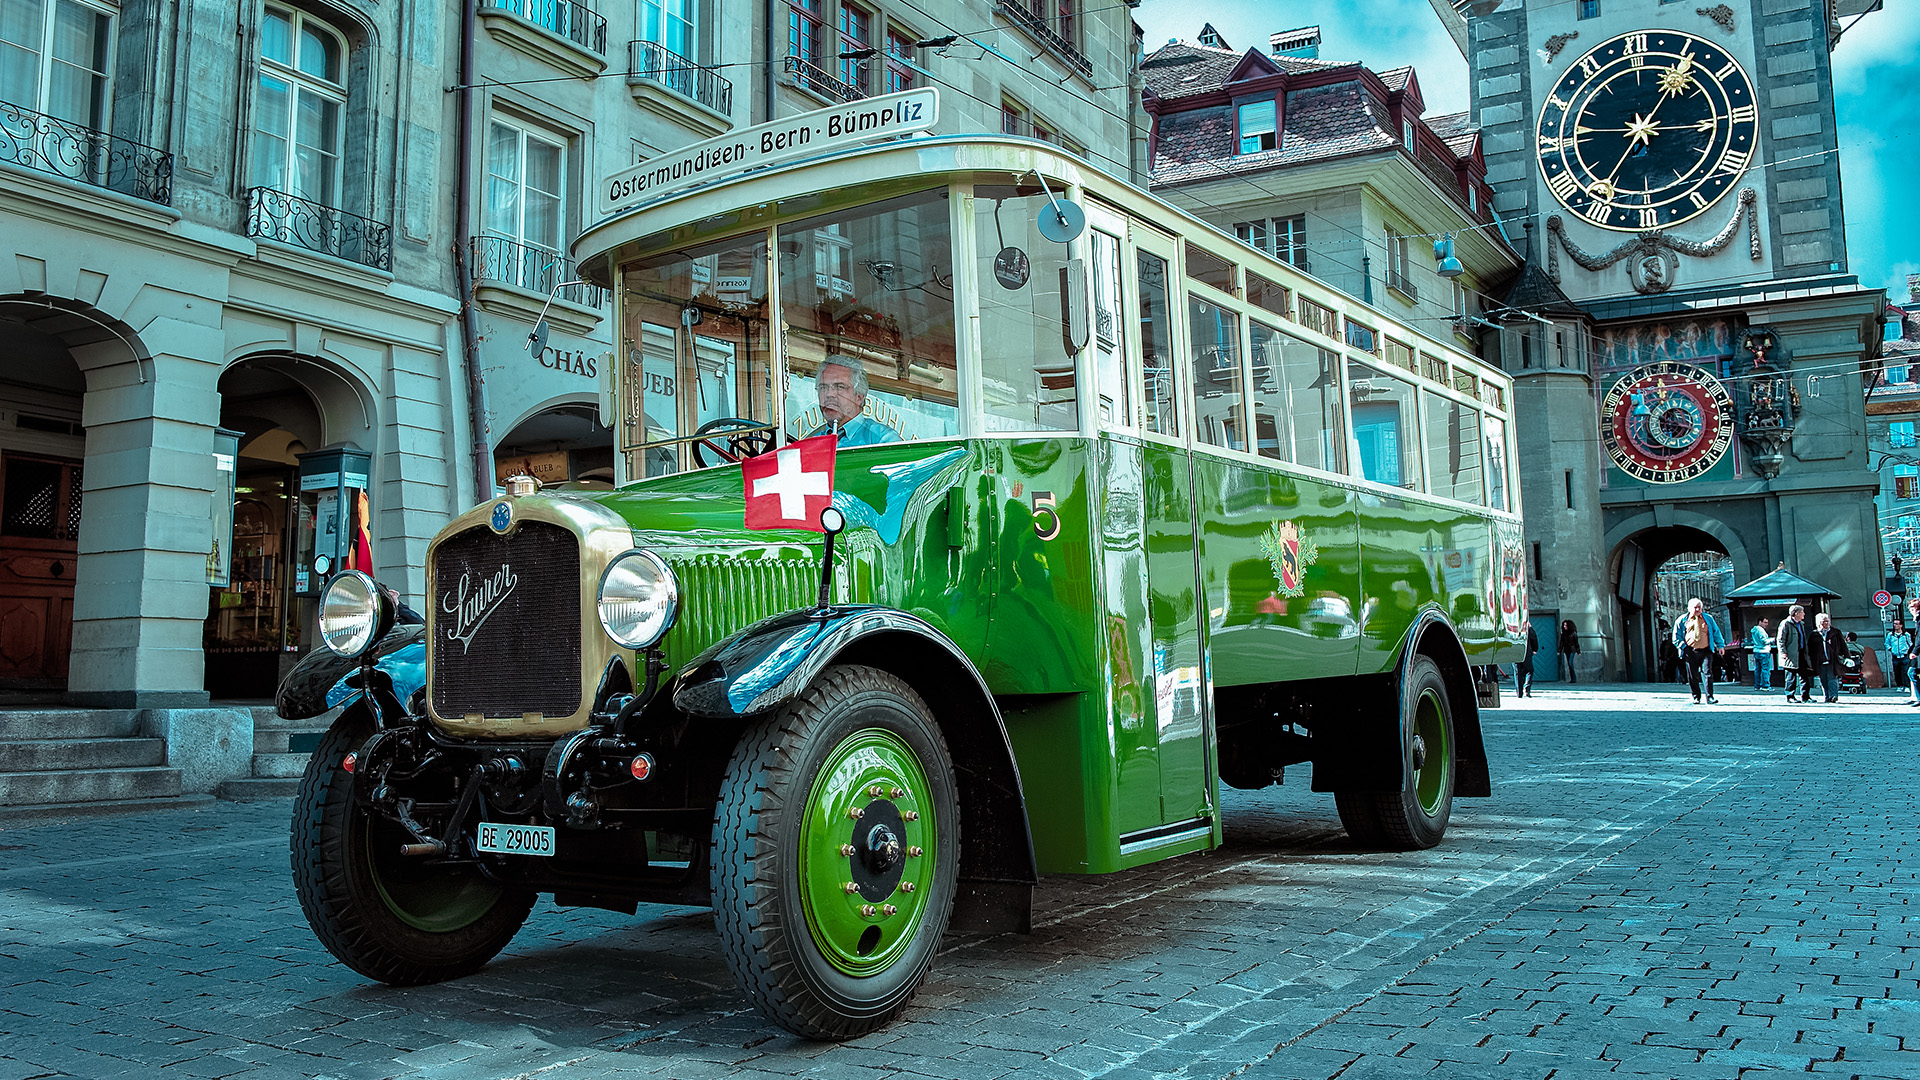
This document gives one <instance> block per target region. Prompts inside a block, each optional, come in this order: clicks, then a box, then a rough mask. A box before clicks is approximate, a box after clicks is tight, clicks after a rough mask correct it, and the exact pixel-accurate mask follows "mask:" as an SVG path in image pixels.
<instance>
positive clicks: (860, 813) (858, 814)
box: [847, 806, 867, 821]
mask: <svg viewBox="0 0 1920 1080" xmlns="http://www.w3.org/2000/svg"><path fill="white" fill-rule="evenodd" d="M847 816H848V817H850V818H852V819H853V820H855V821H859V820H860V819H861V818H863V817H866V816H867V812H866V811H865V810H862V809H860V808H859V807H857V806H856V807H854V808H853V809H851V810H848V811H847Z"/></svg>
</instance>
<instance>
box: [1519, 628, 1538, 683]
mask: <svg viewBox="0 0 1920 1080" xmlns="http://www.w3.org/2000/svg"><path fill="white" fill-rule="evenodd" d="M1539 651H1540V635H1539V634H1536V633H1534V632H1533V623H1532V622H1528V623H1527V658H1526V659H1525V660H1522V661H1520V662H1519V663H1517V664H1515V665H1513V693H1514V696H1515V697H1532V696H1533V654H1534V653H1537V652H1539Z"/></svg>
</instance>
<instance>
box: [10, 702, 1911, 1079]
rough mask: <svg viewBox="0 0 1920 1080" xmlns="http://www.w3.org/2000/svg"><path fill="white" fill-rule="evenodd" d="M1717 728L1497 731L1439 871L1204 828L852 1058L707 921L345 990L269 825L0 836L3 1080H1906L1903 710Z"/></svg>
mask: <svg viewBox="0 0 1920 1080" xmlns="http://www.w3.org/2000/svg"><path fill="white" fill-rule="evenodd" d="M1720 700H1721V702H1722V704H1720V705H1719V706H1718V707H1707V706H1698V707H1696V706H1692V705H1689V704H1688V703H1687V700H1686V697H1685V693H1684V690H1681V689H1679V688H1661V689H1655V688H1651V687H1639V688H1626V689H1620V688H1595V689H1588V688H1585V687H1576V688H1569V689H1566V690H1559V689H1544V690H1542V691H1541V692H1540V695H1539V696H1538V697H1537V698H1534V699H1529V700H1526V701H1520V702H1515V701H1512V700H1509V701H1508V703H1507V707H1505V708H1503V709H1500V710H1496V711H1491V712H1489V713H1487V714H1486V721H1485V724H1486V740H1487V747H1488V752H1489V757H1490V759H1491V761H1492V763H1493V771H1494V772H1493V774H1494V797H1493V798H1492V799H1474V800H1461V801H1459V802H1457V803H1456V804H1455V810H1454V816H1453V824H1452V827H1451V829H1450V830H1449V832H1448V834H1447V838H1446V841H1445V843H1443V844H1442V845H1441V846H1440V847H1438V848H1436V849H1434V850H1431V851H1426V852H1418V853H1413V854H1393V855H1381V854H1373V853H1367V852H1360V851H1356V850H1355V849H1354V848H1353V847H1352V846H1351V845H1349V844H1348V842H1347V841H1346V838H1345V835H1344V834H1343V833H1342V832H1341V830H1340V828H1339V823H1338V820H1337V819H1336V817H1335V815H1334V811H1333V802H1332V799H1331V797H1330V796H1319V795H1314V794H1312V793H1311V792H1310V791H1308V790H1307V787H1308V785H1307V780H1308V776H1307V773H1306V770H1305V769H1304V768H1301V769H1299V770H1297V771H1295V772H1293V773H1291V774H1290V775H1289V776H1288V778H1287V779H1288V782H1287V784H1286V785H1285V786H1283V787H1280V788H1269V789H1267V790H1265V791H1261V792H1236V791H1229V792H1227V793H1226V798H1225V806H1224V813H1225V815H1226V826H1227V834H1228V846H1227V847H1226V848H1225V849H1224V850H1222V851H1219V852H1216V853H1214V854H1212V855H1208V856H1194V857H1188V858H1185V859H1177V860H1174V861H1172V862H1170V863H1163V864H1160V865H1157V866H1153V867H1148V868H1144V869H1141V870H1137V871H1133V872H1129V873H1124V874H1119V875H1114V876H1111V877H1102V878H1049V879H1047V880H1046V881H1045V882H1043V884H1042V885H1041V887H1040V889H1039V891H1038V894H1037V899H1036V912H1035V923H1036V925H1035V930H1034V933H1033V934H1032V935H1031V936H1024V937H1022V936H1005V937H997V938H988V939H979V940H969V941H962V942H956V943H954V947H953V948H952V949H950V950H949V951H948V952H947V953H946V954H945V955H944V956H943V957H942V958H941V960H940V962H939V963H938V964H937V965H936V967H935V969H934V973H933V976H932V978H931V979H930V980H929V982H928V983H927V985H926V986H925V988H924V989H923V990H922V991H921V993H920V995H919V997H918V998H917V999H916V1000H915V1004H914V1006H913V1007H912V1008H910V1009H909V1010H908V1012H907V1013H906V1014H905V1016H904V1018H903V1019H902V1020H901V1021H899V1022H897V1023H895V1024H893V1025H891V1026H889V1027H887V1028H885V1029H883V1030H882V1031H880V1032H878V1033H875V1034H873V1035H871V1036H868V1037H866V1038H863V1039H860V1040H857V1041H855V1042H851V1043H846V1044H841V1045H827V1044H812V1043H806V1042H802V1041H799V1040H796V1039H794V1038H792V1037H790V1036H787V1035H786V1034H784V1033H783V1032H781V1031H779V1030H778V1029H777V1028H775V1027H773V1026H772V1025H771V1024H769V1023H767V1022H766V1021H764V1020H763V1019H762V1018H761V1017H760V1016H759V1014H758V1013H756V1012H755V1011H753V1010H752V1009H751V1008H749V1007H745V1006H743V1005H742V1004H741V1002H740V1000H739V999H738V997H737V996H736V993H735V990H734V988H733V982H732V979H731V978H730V977H729V975H728V973H727V971H726V969H725V967H724V965H723V964H722V962H721V959H720V956H719V953H718V948H717V941H716V938H715V934H714V930H713V926H712V921H711V918H710V916H709V915H708V914H707V913H706V912H705V911H704V910H696V909H686V908H643V909H642V910H641V912H640V913H639V915H638V916H637V917H627V916H621V915H617V914H614V913H610V912H602V911H588V910H571V909H557V908H554V907H553V906H552V905H551V904H550V903H547V902H543V903H542V904H541V906H540V907H538V908H536V911H535V915H534V917H533V919H532V920H531V921H530V922H529V923H528V925H527V927H526V929H525V930H523V931H522V932H521V934H520V935H519V937H518V938H517V939H516V940H515V941H514V943H513V945H512V946H511V947H510V948H509V949H508V950H507V952H506V953H504V954H503V955H502V956H501V957H500V959H498V960H497V961H495V962H494V963H493V964H492V965H490V966H489V967H488V968H486V969H485V970H484V971H483V972H482V973H480V974H479V975H477V976H474V977H472V978H468V979H464V980H460V981H457V982H453V983H447V984H442V985H437V986H427V987H420V988H414V989H393V988H388V987H384V986H380V985H376V984H373V983H370V982H368V981H366V980H365V979H362V978H361V977H359V976H357V975H355V974H353V973H352V972H351V971H349V970H347V969H346V968H344V967H342V966H340V965H339V964H336V963H334V962H333V961H332V959H331V957H329V956H328V955H327V954H326V952H325V951H324V950H323V949H322V948H321V947H320V945H319V944H318V942H317V941H316V940H315V939H314V937H313V934H312V932H311V931H310V930H309V929H308V928H307V925H306V923H305V920H304V919H303V918H302V916H301V914H300V910H299V906H298V904H297V903H296V901H295V900H294V897H293V891H292V885H291V882H290V880H289V877H288V871H287V819H288V815H289V812H290V804H289V803H288V802H285V801H275V802H264V803H252V804H226V803H222V804H216V805H214V806H212V807H208V808H203V809H193V810H189V809H177V810H166V811H156V812H151V813H146V814H136V815H128V816H120V817H107V818H98V819H86V820H79V821H74V822H70V823H57V824H56V823H49V824H35V825H30V826H26V825H23V826H16V827H12V828H7V829H0V989H3V990H4V1000H3V1001H0V1080H21V1078H27V1077H40V1076H56V1075H72V1076H82V1077H102V1078H105V1077H115V1076H129V1077H131V1076H140V1077H143V1078H149V1080H150V1078H152V1077H155V1076H160V1077H166V1076H188V1077H236V1078H238V1077H246V1078H249V1080H253V1078H259V1080H266V1078H280V1077H285V1078H290V1080H291V1078H296V1077H298V1078H308V1077H321V1076H325V1077H341V1078H376V1077H390V1076H405V1077H445V1078H495V1077H540V1078H542V1080H571V1078H587V1077H609V1076H626V1075H655V1076H662V1077H672V1078H676V1080H704V1078H707V1077H716V1078H717V1077H747V1078H770V1077H791V1076H819V1077H832V1078H835V1080H867V1078H871V1080H883V1078H887V1077H901V1078H903V1080H904V1078H918V1077H932V1078H947V1077H953V1078H968V1080H973V1078H980V1080H990V1078H994V1077H1000V1076H1005V1075H1014V1074H1017V1075H1019V1076H1021V1077H1060V1078H1071V1077H1090V1076H1104V1077H1114V1078H1120V1077H1146V1076H1165V1077H1181V1078H1186V1077H1194V1078H1200V1077H1227V1076H1244V1077H1334V1076H1339V1077H1342V1078H1343V1080H1361V1078H1369V1077H1384V1076H1389V1075H1391V1076H1395V1077H1405V1076H1424V1075H1432V1076H1445V1077H1454V1076H1462V1077H1464V1076H1473V1077H1489V1076H1492V1077H1502V1078H1505V1077H1516V1078H1528V1077H1531V1078H1549V1077H1550V1078H1553V1080H1573V1078H1582V1077H1590V1076H1598V1075H1601V1074H1609V1075H1628V1076H1658V1077H1737V1076H1741V1075H1744V1074H1747V1073H1750V1072H1753V1071H1755V1070H1785V1071H1791V1072H1813V1073H1816V1074H1822V1075H1837V1076H1850V1075H1858V1076H1874V1077H1890V1078H1892V1077H1899V1078H1910V1077H1913V1076H1917V1075H1920V1053H1916V1052H1914V1049H1913V1048H1909V1047H1907V1046H1906V1039H1907V1038H1909V1037H1914V1038H1915V1039H1916V1040H1920V981H1917V980H1920V976H1916V973H1915V970H1914V967H1915V956H1916V951H1915V950H1914V949H1912V948H1911V945H1912V944H1913V938H1912V935H1911V931H1910V929H1909V928H1910V926H1911V925H1913V920H1915V919H1916V918H1920V908H1916V905H1915V901H1916V898H1917V897H1920V886H1917V885H1916V882H1915V871H1914V869H1913V868H1910V867H1908V866H1907V865H1906V858H1907V856H1908V855H1909V854H1911V853H1912V848H1913V847H1914V844H1915V842H1916V837H1917V836H1920V833H1917V832H1916V830H1915V828H1914V822H1915V819H1916V813H1915V791H1914V786H1913V784H1912V782H1911V779H1910V778H1909V777H1908V776H1907V775H1906V773H1905V772H1904V771H1903V770H1904V768H1905V766H1906V764H1907V762H1908V760H1909V759H1908V758H1907V754H1908V753H1910V752H1911V746H1912V739H1911V738H1910V732H1912V731H1913V729H1914V727H1915V725H1916V724H1917V723H1920V710H1912V709H1908V708H1906V707H1905V705H1904V700H1903V699H1900V698H1896V697H1895V696H1894V695H1893V694H1892V692H1890V691H1879V692H1877V693H1876V694H1875V695H1874V696H1872V697H1868V698H1853V699H1849V700H1846V701H1843V702H1842V703H1841V704H1838V705H1833V706H1824V707H1823V706H1818V705H1814V706H1804V705H1795V706H1787V705H1785V704H1784V703H1782V702H1781V701H1780V700H1779V698H1778V697H1777V696H1775V695H1772V694H1768V695H1765V696H1762V695H1758V694H1755V693H1753V692H1752V691H1741V690H1738V689H1733V690H1723V692H1722V693H1721V698H1720Z"/></svg>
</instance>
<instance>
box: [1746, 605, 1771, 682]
mask: <svg viewBox="0 0 1920 1080" xmlns="http://www.w3.org/2000/svg"><path fill="white" fill-rule="evenodd" d="M1747 647H1748V648H1749V649H1751V650H1753V651H1752V653H1751V654H1750V655H1749V656H1748V657H1747V662H1748V663H1750V664H1752V665H1753V688H1754V689H1755V690H1761V691H1765V690H1771V689H1773V634H1772V633H1771V632H1769V631H1768V629H1767V620H1765V619H1761V620H1760V621H1759V622H1757V623H1755V624H1753V629H1751V630H1749V631H1747Z"/></svg>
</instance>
